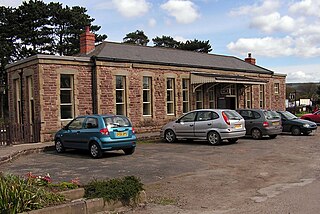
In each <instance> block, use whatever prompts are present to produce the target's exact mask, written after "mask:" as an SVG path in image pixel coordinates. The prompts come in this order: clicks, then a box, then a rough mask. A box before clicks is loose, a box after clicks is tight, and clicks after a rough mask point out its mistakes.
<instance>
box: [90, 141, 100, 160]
mask: <svg viewBox="0 0 320 214" xmlns="http://www.w3.org/2000/svg"><path fill="white" fill-rule="evenodd" d="M89 150H90V155H91V157H93V158H101V156H102V151H101V148H100V146H99V144H97V143H95V142H94V143H91V144H90V147H89Z"/></svg>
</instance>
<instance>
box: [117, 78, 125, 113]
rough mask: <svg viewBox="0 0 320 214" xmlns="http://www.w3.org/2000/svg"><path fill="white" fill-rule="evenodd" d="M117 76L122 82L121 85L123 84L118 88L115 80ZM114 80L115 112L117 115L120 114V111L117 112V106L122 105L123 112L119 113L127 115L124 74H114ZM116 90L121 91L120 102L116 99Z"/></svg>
mask: <svg viewBox="0 0 320 214" xmlns="http://www.w3.org/2000/svg"><path fill="white" fill-rule="evenodd" d="M119 78H121V82H122V86H123V87H122V88H119V87H118V84H117V81H118V79H119ZM115 81H116V84H115V88H116V114H118V115H120V114H121V112H118V106H122V112H123V114H121V115H124V116H126V115H127V93H126V87H127V82H126V76H122V75H116V76H115ZM117 92H120V93H121V96H122V102H118V101H117Z"/></svg>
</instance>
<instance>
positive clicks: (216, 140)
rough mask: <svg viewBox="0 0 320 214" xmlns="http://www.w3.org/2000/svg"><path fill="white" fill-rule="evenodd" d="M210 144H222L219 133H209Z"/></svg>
mask: <svg viewBox="0 0 320 214" xmlns="http://www.w3.org/2000/svg"><path fill="white" fill-rule="evenodd" d="M208 142H209V143H211V144H212V145H218V144H220V143H221V138H220V135H219V134H218V133H217V132H214V131H213V132H209V134H208Z"/></svg>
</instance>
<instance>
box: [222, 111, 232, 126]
mask: <svg viewBox="0 0 320 214" xmlns="http://www.w3.org/2000/svg"><path fill="white" fill-rule="evenodd" d="M222 117H223V119H224V121H225V122H226V124H228V125H230V120H229V118H228V116H227V115H226V114H225V113H224V112H222Z"/></svg>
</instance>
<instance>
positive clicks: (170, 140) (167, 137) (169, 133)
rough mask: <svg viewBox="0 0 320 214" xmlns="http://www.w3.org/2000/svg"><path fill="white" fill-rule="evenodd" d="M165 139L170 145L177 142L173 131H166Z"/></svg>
mask: <svg viewBox="0 0 320 214" xmlns="http://www.w3.org/2000/svg"><path fill="white" fill-rule="evenodd" d="M164 138H165V140H166V141H167V142H168V143H173V142H174V141H175V140H176V134H175V133H174V132H173V131H172V130H171V129H168V130H166V132H165V134H164Z"/></svg>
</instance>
